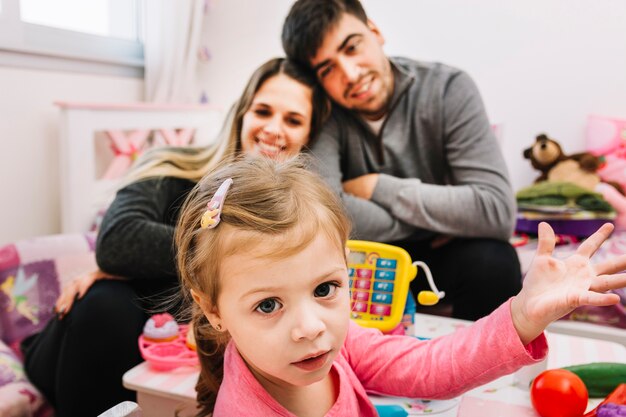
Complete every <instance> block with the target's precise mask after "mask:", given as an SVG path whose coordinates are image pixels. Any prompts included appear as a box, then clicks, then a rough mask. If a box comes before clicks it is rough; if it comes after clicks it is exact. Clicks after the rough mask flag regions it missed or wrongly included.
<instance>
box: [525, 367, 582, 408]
mask: <svg viewBox="0 0 626 417" xmlns="http://www.w3.org/2000/svg"><path fill="white" fill-rule="evenodd" d="M588 400H589V394H588V393H587V387H586V386H585V383H584V382H583V381H582V379H580V378H579V377H578V375H576V374H574V373H573V372H570V371H566V370H565V369H549V370H547V371H543V372H542V373H540V374H539V375H537V377H536V378H535V380H534V381H533V384H532V386H531V387H530V401H531V402H532V404H533V407H534V408H535V411H537V413H539V415H540V416H541V417H580V416H582V415H583V414H584V412H585V408H587V401H588Z"/></svg>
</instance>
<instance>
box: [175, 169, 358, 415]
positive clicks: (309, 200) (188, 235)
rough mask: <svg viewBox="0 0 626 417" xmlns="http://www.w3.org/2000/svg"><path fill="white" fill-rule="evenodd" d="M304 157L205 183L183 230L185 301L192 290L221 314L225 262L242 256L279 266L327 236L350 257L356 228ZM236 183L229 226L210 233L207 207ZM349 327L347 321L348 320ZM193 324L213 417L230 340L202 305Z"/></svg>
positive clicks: (229, 172)
mask: <svg viewBox="0 0 626 417" xmlns="http://www.w3.org/2000/svg"><path fill="white" fill-rule="evenodd" d="M306 168H307V167H306V163H305V160H304V159H303V157H299V158H294V159H291V160H289V161H285V162H277V161H272V160H269V159H267V158H258V157H257V158H241V159H238V160H237V161H235V162H231V163H228V164H225V165H224V166H222V167H221V168H219V169H217V170H215V171H214V172H212V173H210V174H209V175H208V176H206V177H205V178H203V179H202V180H201V181H200V182H199V183H198V184H196V186H195V187H194V189H193V190H192V191H191V193H190V194H189V196H188V197H187V200H186V201H185V204H184V206H183V209H182V212H181V216H180V219H179V222H178V225H177V227H176V236H175V239H176V240H175V242H176V246H177V264H178V269H179V273H180V279H181V288H182V292H183V296H184V297H186V298H187V299H190V290H193V291H194V292H195V293H197V294H200V295H201V297H202V300H203V303H206V304H207V305H208V306H212V307H217V301H218V296H219V294H220V277H222V276H223V275H222V272H223V271H221V269H220V266H221V264H222V262H221V261H222V260H223V259H224V258H225V257H228V256H229V255H232V254H233V253H235V252H240V253H247V252H248V250H249V249H250V248H255V249H256V248H263V250H264V255H265V256H267V257H269V258H271V259H276V260H279V259H280V258H283V257H285V256H290V255H292V254H294V253H296V252H298V251H300V250H302V249H304V248H306V247H307V246H308V245H309V244H310V243H311V242H312V241H313V240H314V239H315V238H316V237H317V236H318V235H319V234H320V233H323V234H325V235H326V237H328V239H329V241H330V242H333V246H332V247H329V248H328V250H329V251H332V250H340V251H342V254H343V253H344V248H345V243H346V241H347V239H348V235H349V233H350V222H349V220H348V217H347V216H346V214H345V212H344V210H343V208H342V204H341V201H340V200H339V199H338V197H337V196H336V195H335V193H334V192H333V191H332V190H331V189H330V188H329V187H328V186H327V185H326V183H325V182H324V181H323V180H322V179H321V178H320V177H319V176H318V175H317V174H315V173H313V172H311V171H309V170H307V169H306ZM228 178H232V180H233V182H232V185H231V187H230V189H229V191H228V194H227V195H226V198H225V200H224V206H223V209H222V212H221V221H220V223H219V224H218V225H217V227H215V228H214V229H202V228H201V227H200V219H201V217H202V215H203V214H204V212H205V211H206V210H207V203H208V202H209V201H210V200H211V198H212V196H213V195H214V194H215V192H216V190H217V188H218V187H219V186H220V185H221V184H222V182H224V180H226V179H228ZM346 319H347V318H346ZM192 320H193V322H194V326H195V327H194V330H195V336H196V341H197V344H198V354H199V356H200V363H201V372H200V378H199V379H198V384H197V386H196V391H197V396H198V404H199V406H200V408H201V411H200V413H199V414H198V415H199V416H206V415H209V414H210V412H211V411H212V410H213V407H214V405H215V399H216V395H217V391H218V389H219V386H220V383H221V381H222V377H223V352H224V347H225V344H226V342H227V341H228V336H227V335H225V334H224V333H220V332H217V331H215V330H214V329H213V328H212V327H211V326H210V324H209V322H208V320H207V319H206V317H205V316H204V314H203V313H202V311H201V310H200V308H199V307H198V305H196V304H195V303H194V304H193V306H192Z"/></svg>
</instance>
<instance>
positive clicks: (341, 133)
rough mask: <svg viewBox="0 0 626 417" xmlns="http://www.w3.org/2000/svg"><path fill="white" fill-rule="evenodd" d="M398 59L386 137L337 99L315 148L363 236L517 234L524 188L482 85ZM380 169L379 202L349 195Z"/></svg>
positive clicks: (443, 68)
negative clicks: (359, 180)
mask: <svg viewBox="0 0 626 417" xmlns="http://www.w3.org/2000/svg"><path fill="white" fill-rule="evenodd" d="M390 61H391V63H392V68H393V71H394V93H393V96H392V99H391V104H390V110H389V112H388V114H387V116H386V119H385V122H384V123H383V125H382V129H381V131H380V134H378V135H376V134H374V133H373V132H372V130H371V129H370V127H369V126H368V125H367V124H366V123H364V122H363V120H362V119H361V118H360V116H358V115H355V114H354V113H352V112H350V111H349V110H346V109H343V108H340V107H339V106H337V105H334V106H333V111H332V115H331V117H330V119H329V121H328V122H327V123H326V125H325V126H324V128H323V130H322V132H321V133H320V136H319V137H318V138H317V140H316V141H315V142H314V143H313V144H312V147H311V151H312V153H313V155H314V158H315V159H317V160H318V163H319V165H320V167H319V169H320V172H321V173H322V175H323V176H324V177H325V178H326V180H327V181H328V182H329V184H330V185H331V186H332V187H333V189H334V190H335V191H336V192H337V193H339V194H340V196H341V198H342V200H343V202H344V204H345V206H346V208H347V210H348V212H349V214H350V216H351V218H352V221H353V225H354V238H359V239H367V240H376V241H383V242H391V241H395V240H401V239H411V240H419V239H426V238H429V237H432V236H433V235H434V234H445V235H451V236H461V237H488V238H496V239H502V240H506V239H508V238H509V237H510V235H511V232H512V230H513V227H514V223H515V200H514V195H513V191H512V189H511V186H510V183H509V180H508V174H507V170H506V166H505V163H504V159H503V157H502V154H501V152H500V148H499V146H498V143H497V141H496V138H495V135H494V134H493V132H492V130H491V126H490V123H489V121H488V119H487V115H486V113H485V110H484V106H483V103H482V100H481V98H480V94H479V92H478V89H477V88H476V85H475V84H474V82H473V81H472V80H471V78H470V77H469V76H468V75H467V74H466V73H464V72H462V71H460V70H458V69H455V68H451V67H449V66H446V65H442V64H438V63H437V64H435V63H425V62H417V61H413V60H409V59H406V58H391V59H390ZM370 173H379V174H380V176H379V179H378V183H377V185H376V188H375V189H374V193H373V195H372V198H371V200H364V199H361V198H357V197H355V196H352V195H349V194H347V193H344V192H343V189H342V186H341V184H342V181H345V180H349V179H352V178H356V177H358V176H361V175H365V174H370Z"/></svg>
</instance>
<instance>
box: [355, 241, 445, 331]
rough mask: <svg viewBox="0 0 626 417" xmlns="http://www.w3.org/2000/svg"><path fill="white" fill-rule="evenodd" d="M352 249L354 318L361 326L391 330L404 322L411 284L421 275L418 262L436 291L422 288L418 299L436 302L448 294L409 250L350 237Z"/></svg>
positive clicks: (430, 302) (425, 303) (424, 301)
mask: <svg viewBox="0 0 626 417" xmlns="http://www.w3.org/2000/svg"><path fill="white" fill-rule="evenodd" d="M348 249H350V253H349V255H348V275H349V276H350V293H351V306H352V313H351V318H352V320H354V321H355V322H356V323H358V324H359V325H361V326H365V327H376V328H378V329H380V330H381V331H383V332H390V331H392V330H393V329H395V328H396V327H397V326H398V325H399V324H400V321H401V320H402V315H403V313H404V306H405V303H406V298H407V294H408V293H409V284H410V283H411V281H412V280H413V279H414V278H415V276H416V275H417V266H418V265H419V266H420V267H421V268H422V269H423V270H424V273H425V275H426V279H427V280H428V283H429V285H430V288H431V290H432V291H421V292H420V293H419V294H418V297H417V301H418V302H419V303H420V304H423V305H433V304H436V303H437V302H438V301H439V300H440V299H441V298H443V297H444V295H445V294H444V292H442V291H439V290H437V287H435V284H434V282H433V279H432V275H431V273H430V270H429V269H428V266H427V265H426V264H425V263H423V262H412V261H411V256H410V255H409V254H408V252H407V251H405V250H404V249H402V248H400V247H397V246H392V245H387V244H384V243H377V242H368V241H363V240H349V241H348Z"/></svg>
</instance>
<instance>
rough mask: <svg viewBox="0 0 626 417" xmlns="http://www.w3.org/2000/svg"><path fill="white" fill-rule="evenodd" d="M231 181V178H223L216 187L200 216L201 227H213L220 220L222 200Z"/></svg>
mask: <svg viewBox="0 0 626 417" xmlns="http://www.w3.org/2000/svg"><path fill="white" fill-rule="evenodd" d="M232 183H233V179H232V178H228V179H227V180H225V181H224V182H223V183H222V185H220V187H219V188H218V189H217V191H216V192H215V195H213V198H212V199H211V201H209V202H208V203H207V209H206V211H205V212H204V213H203V214H202V218H200V227H201V228H202V229H213V228H214V227H215V226H217V225H218V223H219V222H220V216H221V214H222V207H224V200H225V199H226V194H227V193H228V189H229V188H230V186H231V184H232Z"/></svg>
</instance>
